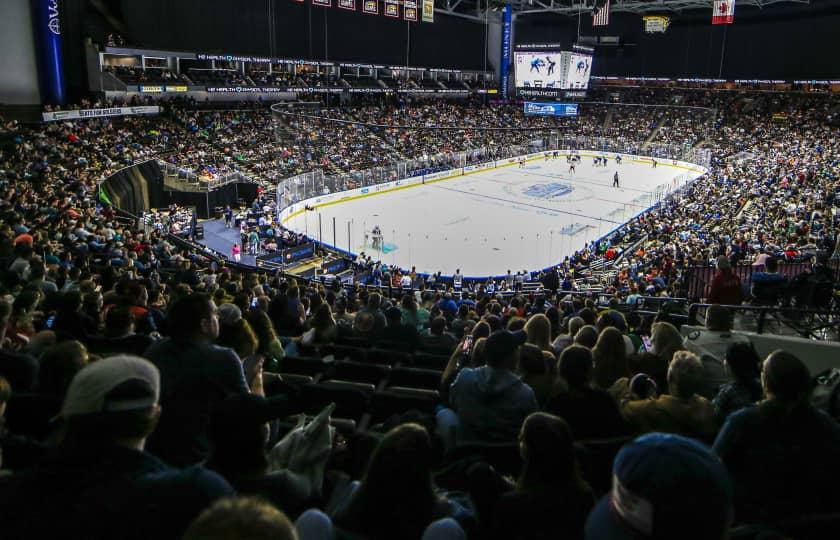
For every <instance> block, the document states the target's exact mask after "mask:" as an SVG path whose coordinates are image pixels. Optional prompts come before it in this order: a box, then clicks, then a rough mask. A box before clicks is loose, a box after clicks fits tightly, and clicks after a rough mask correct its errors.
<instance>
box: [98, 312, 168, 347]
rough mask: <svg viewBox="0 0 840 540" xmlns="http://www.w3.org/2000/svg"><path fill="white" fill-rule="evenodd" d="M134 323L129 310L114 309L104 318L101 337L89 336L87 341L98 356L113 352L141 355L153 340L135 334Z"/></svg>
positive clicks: (149, 337)
mask: <svg viewBox="0 0 840 540" xmlns="http://www.w3.org/2000/svg"><path fill="white" fill-rule="evenodd" d="M134 321H135V319H134V317H133V316H132V315H131V311H130V310H129V308H127V307H125V306H117V307H114V308H112V309H110V310H109V311H108V314H107V315H106V316H105V328H104V330H103V337H98V336H90V337H89V338H88V340H87V341H88V342H89V343H90V344H91V346H92V347H93V348H94V350H95V351H96V352H97V353H99V354H109V353H115V352H127V353H131V354H135V355H140V354H143V352H144V351H145V350H146V349H148V348H149V346H150V345H151V344H152V343H154V341H155V340H154V338H152V337H151V336H147V335H144V334H138V333H136V332H135V331H134Z"/></svg>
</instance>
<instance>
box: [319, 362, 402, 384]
mask: <svg viewBox="0 0 840 540" xmlns="http://www.w3.org/2000/svg"><path fill="white" fill-rule="evenodd" d="M390 373H391V367H390V366H386V365H379V364H371V363H363V362H352V361H342V362H337V363H336V364H335V367H334V369H333V370H332V374H331V377H330V378H335V379H341V380H343V381H353V382H361V383H367V384H372V385H374V386H378V385H379V383H381V382H382V381H384V380H385V379H386V378H387V377H388V375H389V374H390Z"/></svg>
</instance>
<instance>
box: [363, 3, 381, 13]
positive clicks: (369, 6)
mask: <svg viewBox="0 0 840 540" xmlns="http://www.w3.org/2000/svg"><path fill="white" fill-rule="evenodd" d="M362 11H363V12H364V13H370V14H371V15H379V1H378V0H363V3H362Z"/></svg>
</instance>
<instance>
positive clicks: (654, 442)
mask: <svg viewBox="0 0 840 540" xmlns="http://www.w3.org/2000/svg"><path fill="white" fill-rule="evenodd" d="M613 484H614V485H613V489H612V491H611V492H610V493H609V494H608V495H605V496H604V497H603V498H602V499H601V501H600V502H598V504H597V506H596V507H595V510H593V512H592V513H591V514H590V515H589V518H588V519H587V521H586V539H587V540H603V539H608V538H609V539H630V538H638V539H650V540H653V539H659V538H663V539H664V538H680V539H681V540H724V539H725V538H727V537H728V536H729V527H730V525H731V524H732V514H733V512H732V499H733V494H732V491H733V490H732V483H731V481H730V479H729V475H728V474H727V472H726V468H725V467H724V466H723V465H722V464H721V462H720V460H719V459H717V457H716V456H715V455H714V454H713V453H712V452H711V451H710V450H709V448H707V447H706V446H704V445H703V444H700V443H698V442H696V441H694V440H691V439H687V438H685V437H681V436H679V435H666V434H663V433H650V434H648V435H643V436H641V437H639V438H637V439H636V440H635V441H633V442H632V443H630V444H627V445H625V446H624V447H623V448H622V449H621V450H620V451H619V453H618V455H617V456H616V458H615V462H614V464H613Z"/></svg>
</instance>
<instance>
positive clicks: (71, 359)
mask: <svg viewBox="0 0 840 540" xmlns="http://www.w3.org/2000/svg"><path fill="white" fill-rule="evenodd" d="M87 363H88V352H87V348H85V345H84V343H81V342H79V341H64V342H62V343H58V344H56V345H53V346H52V347H49V348H48V349H47V350H46V351H44V353H43V354H42V355H41V359H40V370H39V371H38V393H39V394H40V395H41V396H44V397H50V398H52V399H54V400H56V402H57V403H59V404H60V403H61V402H62V401H63V400H64V395H65V394H66V393H67V388H69V386H70V381H72V380H73V376H74V375H76V373H78V372H79V371H81V370H82V368H84V367H85V366H86V365H87ZM57 412H58V411H56V413H57Z"/></svg>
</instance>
